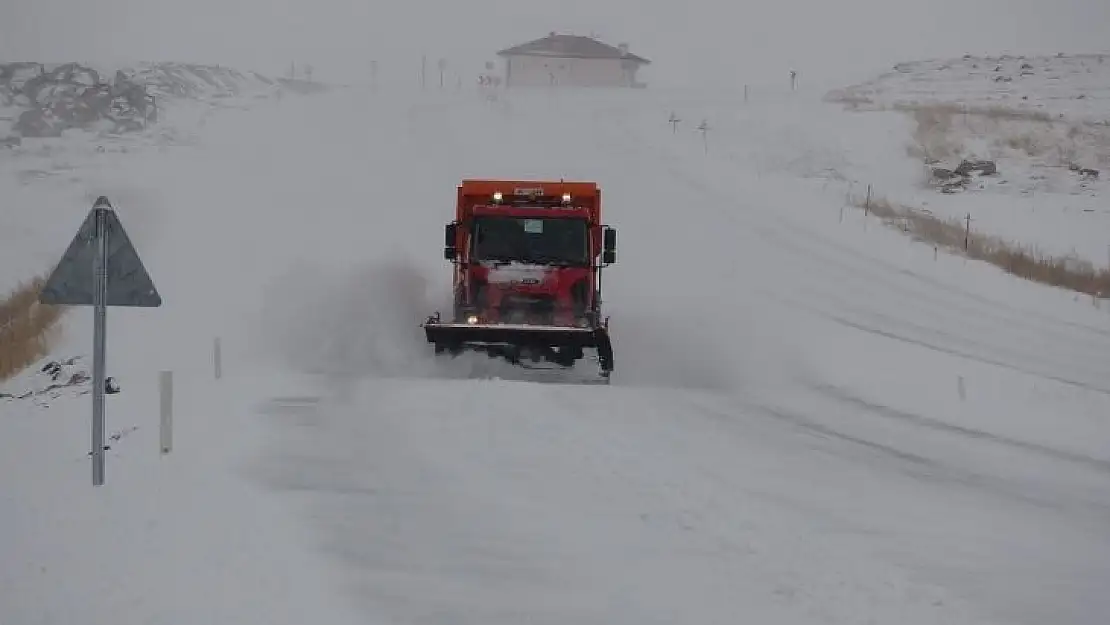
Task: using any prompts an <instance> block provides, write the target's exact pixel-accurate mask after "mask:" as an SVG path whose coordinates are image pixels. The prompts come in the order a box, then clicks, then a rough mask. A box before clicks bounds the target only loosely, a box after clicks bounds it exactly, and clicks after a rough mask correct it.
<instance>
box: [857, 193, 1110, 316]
mask: <svg viewBox="0 0 1110 625" xmlns="http://www.w3.org/2000/svg"><path fill="white" fill-rule="evenodd" d="M851 199H852V204H853V205H855V206H857V207H859V208H862V209H864V210H865V211H867V212H868V213H870V214H874V215H876V216H877V217H879V218H880V219H882V220H883V221H884V222H885V223H887V224H888V225H890V226H893V227H896V228H898V229H899V230H902V231H903V232H905V233H907V234H909V235H911V236H912V237H913V238H914V239H916V240H918V241H923V242H926V243H929V244H932V245H934V246H936V247H944V248H946V249H949V250H954V251H958V252H961V253H963V254H965V255H966V256H967V257H968V258H972V259H974V260H981V261H986V262H988V263H991V264H992V265H995V266H996V267H999V268H1001V269H1003V270H1005V271H1006V272H1007V273H1010V274H1013V275H1015V276H1018V277H1020V278H1025V279H1027V280H1032V281H1034V282H1039V283H1041V284H1047V285H1051V286H1056V287H1061V288H1065V289H1070V290H1072V291H1076V292H1079V293H1085V294H1087V295H1090V296H1092V297H1097V298H1106V297H1110V268H1098V267H1095V266H1094V265H1093V264H1092V263H1090V262H1088V261H1086V260H1083V259H1080V258H1076V257H1071V256H1065V257H1061V256H1051V255H1048V254H1043V253H1041V252H1040V251H1038V250H1037V249H1036V248H1034V247H1031V246H1026V245H1020V244H1015V243H1012V242H1009V241H1005V240H1003V239H1000V238H998V237H993V236H989V235H984V234H980V233H977V232H975V231H974V230H970V229H969V228H968V225H967V222H965V221H964V220H963V219H955V218H948V219H942V218H939V217H936V216H934V215H932V214H931V213H929V212H926V211H923V210H920V209H916V208H913V207H910V206H905V205H901V204H896V203H894V202H891V201H889V200H887V199H885V198H874V197H872V198H871V199H870V200H868V199H867V196H859V197H856V196H853V197H852V198H851Z"/></svg>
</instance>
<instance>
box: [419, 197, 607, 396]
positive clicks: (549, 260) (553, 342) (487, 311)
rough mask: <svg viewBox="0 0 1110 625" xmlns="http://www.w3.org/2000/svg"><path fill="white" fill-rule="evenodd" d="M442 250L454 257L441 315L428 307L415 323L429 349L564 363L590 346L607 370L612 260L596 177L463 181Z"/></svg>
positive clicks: (567, 364)
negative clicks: (449, 305)
mask: <svg viewBox="0 0 1110 625" xmlns="http://www.w3.org/2000/svg"><path fill="white" fill-rule="evenodd" d="M444 257H445V258H446V259H447V260H449V261H451V262H452V263H453V264H454V266H455V271H454V279H453V288H454V305H453V310H452V314H451V319H450V320H446V321H445V320H442V319H441V318H440V314H439V313H438V312H437V313H436V314H434V315H433V316H432V317H430V318H429V319H428V320H427V321H426V322H425V323H424V325H423V327H424V330H425V333H426V335H427V339H428V342H429V343H433V344H434V345H435V347H436V352H437V353H444V352H447V353H450V354H458V353H460V352H462V351H466V350H471V351H482V352H486V353H487V354H489V355H491V356H499V357H503V358H505V359H507V360H509V361H511V362H514V363H517V364H523V363H525V362H538V361H543V362H551V363H556V364H557V365H560V366H563V367H570V366H572V365H573V364H574V363H575V361H577V360H579V359H581V358H583V357H584V355H585V352H584V350H585V349H587V348H590V349H594V350H596V351H597V357H598V364H599V367H600V372H601V375H602V376H603V377H604V378H608V376H609V373H610V372H611V371H612V369H613V349H612V344H611V341H610V339H609V327H608V319H607V318H602V315H601V273H602V268H603V267H607V266H608V265H611V264H612V263H614V262H615V261H616V230H615V229H613V228H611V227H609V226H607V225H605V224H603V223H602V217H601V189H600V188H599V187H598V186H597V184H596V183H593V182H567V181H518V180H464V181H462V184H461V185H459V187H458V197H457V203H456V210H455V219H454V221H452V222H450V223H448V224H447V226H446V228H445V241H444Z"/></svg>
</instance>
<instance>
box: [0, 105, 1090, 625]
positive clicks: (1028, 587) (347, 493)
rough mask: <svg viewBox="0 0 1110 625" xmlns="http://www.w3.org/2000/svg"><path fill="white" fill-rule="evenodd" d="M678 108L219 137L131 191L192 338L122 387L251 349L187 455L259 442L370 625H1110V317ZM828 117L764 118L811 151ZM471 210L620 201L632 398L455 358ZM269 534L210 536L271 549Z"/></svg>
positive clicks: (203, 415)
mask: <svg viewBox="0 0 1110 625" xmlns="http://www.w3.org/2000/svg"><path fill="white" fill-rule="evenodd" d="M653 98H654V96H652V95H651V94H650V93H633V94H604V93H603V94H589V95H580V96H572V95H566V94H559V95H556V94H546V93H545V94H532V95H523V94H521V95H516V96H514V97H512V98H509V99H507V100H506V101H504V102H501V103H499V104H494V105H489V104H486V103H483V102H481V101H479V100H476V99H473V98H471V97H470V96H469V95H449V96H441V95H438V94H427V95H423V96H412V97H408V96H405V97H400V96H399V97H392V98H387V97H385V96H382V95H378V96H371V95H370V94H367V93H359V92H338V93H333V94H329V95H321V96H314V97H312V98H307V99H293V98H290V99H288V100H286V101H284V102H282V103H280V105H279V106H267V107H263V108H261V109H259V110H253V111H239V112H226V113H222V114H221V115H219V116H214V117H212V118H211V119H209V120H208V122H207V124H206V126H205V128H204V129H203V141H202V142H201V144H200V145H199V146H198V147H197V148H195V149H192V148H190V149H188V150H184V151H180V152H176V153H172V154H169V155H159V156H158V157H157V158H153V159H150V160H146V161H141V162H139V161H135V162H134V168H132V169H123V170H120V172H119V173H118V175H117V177H116V178H114V179H113V181H112V182H113V184H118V186H119V188H121V189H124V190H127V191H128V192H130V193H132V194H134V196H135V197H143V198H146V199H148V200H153V201H151V202H148V204H147V205H148V208H149V210H151V211H153V212H152V213H151V214H149V215H147V218H146V219H145V220H144V221H143V223H144V224H145V225H144V229H145V231H146V233H147V236H146V239H147V240H148V241H150V242H151V245H150V247H149V249H143V250H142V251H143V252H144V254H145V256H144V258H147V259H148V266H149V268H150V269H151V273H152V274H154V276H155V279H156V280H157V281H158V286H159V288H160V290H161V291H162V293H163V297H164V298H165V300H166V306H165V307H164V308H163V309H159V310H157V311H153V312H151V313H150V314H147V313H145V312H142V313H135V312H132V311H127V312H123V313H119V314H114V316H113V317H112V319H113V323H114V324H115V325H113V326H112V328H111V330H112V332H113V338H112V341H113V342H112V343H111V346H112V347H111V348H110V349H112V350H115V351H112V354H113V356H112V357H113V358H114V359H115V360H113V363H114V364H113V366H114V367H115V369H114V371H115V372H117V374H118V375H120V376H121V378H123V379H125V380H126V379H128V378H129V377H130V378H132V379H134V378H138V379H146V378H150V377H151V375H152V374H151V372H152V371H153V370H155V369H156V368H174V369H176V370H178V371H183V372H184V373H185V375H186V376H190V375H192V376H195V377H196V378H197V379H200V378H201V377H203V376H204V375H205V373H206V371H207V367H209V356H208V352H207V350H208V349H209V346H210V341H211V337H213V336H216V335H219V336H222V337H223V340H224V345H225V350H226V354H227V362H226V364H225V371H226V373H225V376H226V377H225V379H224V380H222V381H221V382H220V385H219V386H221V387H222V390H213V388H214V387H213V386H212V385H211V384H209V383H206V384H205V385H204V386H203V387H202V386H199V383H197V385H198V386H197V388H203V389H205V390H204V395H205V397H208V399H198V398H196V397H192V398H191V399H190V405H191V406H193V408H192V410H191V412H190V413H189V414H190V416H191V418H188V419H185V420H183V421H182V422H181V423H182V425H180V426H179V427H181V428H183V431H184V432H185V434H184V436H185V438H184V440H187V441H188V440H199V439H200V438H203V436H204V433H206V432H213V433H214V432H221V436H223V435H225V434H223V433H225V432H230V433H228V434H226V435H227V436H232V435H233V433H234V432H238V431H239V430H238V429H237V428H224V427H222V426H221V424H222V423H223V422H225V421H229V420H230V421H232V422H238V421H241V420H245V419H251V420H253V419H257V420H258V421H259V422H260V424H261V426H262V429H261V430H253V429H252V430H249V431H250V432H254V433H255V434H252V435H254V436H259V435H258V434H257V432H259V431H261V432H265V433H266V434H265V435H264V438H263V440H261V441H259V440H254V441H252V442H253V445H252V446H251V447H250V450H251V451H252V453H253V455H252V456H251V459H250V462H251V471H250V472H249V475H250V476H251V477H250V479H251V480H252V481H255V482H256V485H261V486H262V487H263V488H264V489H266V490H267V491H272V492H270V495H271V498H270V499H269V500H268V501H270V502H271V503H274V504H276V503H277V502H280V503H281V504H282V505H280V506H276V507H275V509H276V508H277V507H283V508H285V509H288V510H291V511H293V513H294V514H295V518H297V519H299V520H300V521H302V522H303V523H304V524H306V526H307V529H308V535H310V536H313V537H314V539H315V540H316V544H315V545H314V546H315V547H319V548H321V549H322V550H323V551H324V554H325V556H326V559H328V560H330V561H331V563H332V564H333V565H334V569H333V570H332V571H331V574H330V575H329V581H328V583H329V584H331V585H333V586H334V590H336V591H338V592H339V594H338V595H337V597H340V598H341V599H339V600H338V601H337V602H340V601H349V602H350V604H351V607H352V608H354V610H355V611H356V613H358V614H361V615H363V618H365V619H368V620H370V621H371V622H373V621H380V622H396V623H444V624H446V623H451V624H462V623H474V624H478V623H482V624H490V623H506V624H508V623H513V624H516V623H521V622H529V623H552V624H555V623H559V624H564V623H570V622H573V623H577V624H582V625H585V624H590V623H597V624H602V623H604V624H606V625H615V624H623V623H628V624H633V623H635V624H641V623H680V622H682V623H687V622H689V623H694V622H696V623H722V624H723V623H736V622H739V621H744V622H748V621H750V622H760V623H791V624H795V623H867V622H874V623H906V624H909V623H1029V624H1034V623H1036V624H1040V623H1045V622H1053V623H1068V624H1089V623H1090V624H1093V623H1098V622H1100V620H1101V619H1103V618H1104V615H1105V614H1106V613H1107V611H1110V596H1107V595H1106V593H1105V591H1104V589H1105V586H1106V583H1107V582H1108V581H1110V531H1108V529H1107V528H1108V527H1110V424H1108V422H1107V415H1110V381H1108V380H1110V324H1108V323H1107V321H1108V319H1110V318H1108V317H1107V315H1106V311H1103V310H1097V309H1095V308H1094V307H1093V306H1091V305H1090V304H1089V303H1087V302H1085V301H1076V299H1075V298H1074V297H1073V296H1072V295H1070V294H1067V293H1063V292H1053V291H1050V290H1048V289H1044V288H1042V287H1037V286H1034V285H1031V284H1028V283H1024V282H1021V281H1018V280H1016V279H1012V278H1008V277H1004V276H1003V275H1002V274H1001V272H998V271H997V270H994V269H991V268H989V267H983V266H979V265H977V264H975V263H968V262H966V261H963V260H961V259H955V258H951V257H946V256H945V255H944V254H943V253H941V254H940V255H939V256H938V257H937V258H936V259H935V260H934V253H933V250H932V248H931V247H926V246H920V245H911V244H910V243H909V242H908V241H907V240H906V239H905V237H903V236H901V235H900V234H899V233H897V232H892V231H890V230H889V229H886V228H883V227H881V226H879V225H878V224H876V223H870V224H866V223H865V222H864V219H863V216H862V215H859V214H857V213H855V212H854V211H853V210H851V209H850V210H849V211H848V212H847V213H846V214H845V215H844V217H843V220H841V219H840V218H839V212H840V210H839V209H840V204H839V200H838V199H837V196H836V194H835V193H831V192H823V191H822V190H821V185H820V184H815V183H814V182H813V181H812V180H802V179H800V178H796V177H792V176H790V175H789V174H787V173H783V172H774V171H770V172H766V171H750V170H745V169H742V168H737V166H736V162H735V161H733V160H730V159H721V158H716V156H715V154H716V153H715V152H713V151H712V150H711V151H710V154H708V155H707V154H705V153H704V151H703V146H702V144H701V142H700V137H699V136H697V135H696V134H694V133H691V132H687V133H685V134H683V135H679V136H675V135H672V134H671V129H670V127H669V126H667V124H666V122H665V120H666V114H667V112H668V110H667V107H666V106H664V103H663V102H661V101H657V100H655V99H653ZM798 109H799V107H798V106H796V105H787V104H786V103H784V104H783V106H782V107H781V110H778V111H777V113H776V109H775V108H774V107H764V108H761V109H758V110H754V111H752V112H751V113H749V114H751V115H776V114H777V115H780V116H788V115H794V116H795V117H794V118H788V119H790V120H792V121H793V123H796V124H798V128H799V129H800V130H799V132H801V131H802V130H804V128H805V123H806V120H807V119H809V118H808V117H807V116H805V115H800V114H798ZM776 121H777V122H778V123H783V121H782V119H781V118H776ZM882 132H883V129H878V130H877V133H878V134H881V133H882ZM876 142H877V143H880V142H881V141H880V140H877V141H876ZM732 148H733V150H734V151H737V150H739V151H743V150H745V149H747V148H745V146H732ZM752 149H755V148H752ZM800 156H805V155H800ZM466 177H502V178H511V177H534V178H552V177H554V178H558V177H565V178H567V179H572V178H584V179H590V180H597V181H598V182H599V183H600V184H601V186H602V188H603V190H604V197H605V202H606V205H605V212H606V220H607V222H608V223H610V224H611V225H614V226H615V227H617V228H618V230H619V232H620V237H619V238H620V249H619V252H618V263H617V264H616V265H615V266H613V267H612V268H610V269H609V270H607V274H606V278H605V285H604V287H605V294H606V296H605V299H606V305H607V306H608V312H609V314H610V315H611V316H612V323H613V326H614V331H613V334H614V347H615V350H616V373H615V377H614V383H613V385H612V386H609V387H581V386H572V385H558V384H534V383H527V382H514V381H505V380H467V379H460V378H464V377H465V375H466V372H467V367H468V366H469V365H468V364H467V363H466V362H460V363H455V364H456V365H457V366H451V365H449V364H446V365H445V364H444V363H436V362H434V361H433V360H432V359H431V358H430V349H429V348H428V346H427V345H425V344H424V343H423V336H422V333H421V331H420V329H419V328H418V324H419V322H420V321H421V320H422V319H423V317H424V316H425V315H426V314H428V313H430V312H432V311H433V310H435V308H436V307H442V306H443V305H444V303H445V301H446V299H447V293H448V291H447V287H448V285H449V281H450V271H449V266H448V265H447V264H446V263H445V262H444V261H443V260H442V258H441V255H440V253H439V249H440V247H439V246H440V242H441V239H442V227H443V224H444V223H446V222H447V221H449V220H450V219H451V217H452V211H453V204H452V202H453V199H454V189H455V186H454V185H455V184H456V183H457V182H458V180H460V179H462V178H466ZM121 215H122V216H123V219H124V223H125V225H130V222H129V221H128V215H127V213H126V212H124V209H121ZM75 225H76V224H75ZM120 318H125V319H126V321H116V320H118V319H120ZM151 350H153V351H154V353H156V354H158V356H155V357H150V356H148V355H146V354H149V352H150V351H151ZM260 378H261V379H263V380H264V382H263V383H261V384H260V383H259V382H258V380H259V379H260ZM190 379H191V378H189V377H186V378H185V380H186V382H185V383H186V384H189V383H190V382H189V381H188V380H190ZM229 397H230V398H234V399H233V400H229V399H228V398H229ZM246 405H254V406H255V407H256V408H257V412H256V413H252V412H249V411H247V412H245V411H244V408H243V406H246ZM78 409H79V408H78ZM190 433H191V437H192V438H191V439H190V438H189V437H190ZM0 440H2V439H0ZM75 440H83V439H75ZM151 444H153V443H151ZM13 449H14V448H13ZM0 450H3V451H4V453H8V452H10V451H11V450H10V449H9V448H8V447H7V446H5V447H2V448H0ZM196 453H198V452H197V450H195V449H190V447H189V446H188V445H187V444H185V445H179V448H178V449H177V450H176V451H175V455H176V457H185V458H188V457H191V456H192V455H193V454H196ZM208 453H209V454H210V456H207V457H206V458H207V460H209V462H208V464H209V465H211V466H209V470H211V469H212V467H213V466H214V467H222V466H225V465H226V466H228V467H238V466H239V464H240V460H239V459H238V457H237V456H236V454H235V451H234V445H232V444H230V443H227V442H224V443H223V444H221V445H220V446H219V451H218V452H217V451H211V450H210V451H209V452H208ZM71 455H72V454H71ZM138 462H139V461H138V460H136V459H134V458H130V459H129V458H126V457H124V458H115V457H114V456H113V457H110V458H109V479H110V480H111V479H112V477H111V476H112V472H113V471H120V472H123V471H128V470H137V469H138V467H139V464H138ZM129 463H131V464H129ZM12 466H16V465H15V464H14V463H13V465H12ZM183 466H184V467H185V468H183V469H182V470H188V469H187V465H183ZM113 467H117V468H113ZM205 475H208V474H207V473H206V474H205ZM229 479H231V478H229ZM44 488H49V486H44ZM19 492H20V497H31V496H32V495H31V494H30V491H26V492H24V491H19ZM42 496H43V497H46V496H47V495H42ZM15 500H18V498H16V497H14V496H13V501H15ZM243 505H245V504H244V503H243V502H239V501H235V500H221V501H220V504H219V509H218V510H212V511H211V514H220V515H226V522H227V523H228V524H229V525H231V526H234V527H239V526H240V525H241V524H242V523H245V522H247V521H245V520H244V519H252V517H250V516H245V515H241V514H240V512H241V510H240V508H241V507H242V506H243ZM45 509H47V508H39V509H38V512H35V511H33V510H32V511H26V510H22V511H21V510H17V509H15V508H13V509H12V511H11V512H9V511H8V510H6V509H5V511H4V513H5V514H12V515H13V518H16V517H18V519H19V521H20V522H19V527H23V528H31V527H34V520H35V518H36V516H35V515H36V514H44V512H42V510H45ZM251 522H254V519H252V520H251ZM198 540H200V539H198ZM15 544H16V543H11V542H4V543H0V546H3V547H4V548H9V547H11V548H13V549H14V545H15ZM220 544H221V545H222V544H223V543H220ZM305 547H309V548H311V547H313V545H307V546H305ZM194 548H195V549H196V550H197V551H199V552H204V550H206V549H209V548H211V547H210V546H209V545H207V544H204V543H203V542H198V543H197V544H195V545H194ZM283 549H285V548H283ZM276 561H277V559H276V557H269V558H262V559H261V560H260V562H261V564H260V566H267V567H272V566H274V563H275V562H276ZM131 562H132V563H133V565H134V566H136V567H137V568H142V567H143V566H151V567H153V566H155V564H156V563H155V562H153V561H146V560H143V559H142V558H141V556H134V557H133V558H132V559H131ZM248 575H249V574H248ZM2 579H3V577H0V580H2ZM198 579H199V578H198ZM194 581H196V580H194ZM198 583H199V582H198ZM264 593H265V591H264V590H263V591H259V592H256V593H254V594H251V595H250V597H252V600H258V598H261V597H264V596H265V594H264ZM289 593H290V594H289V595H288V596H283V597H282V600H283V601H285V602H291V603H295V602H296V601H297V596H298V595H297V594H296V593H295V592H292V591H289ZM12 596H13V595H4V594H0V598H9V599H10V598H11V597H12ZM272 611H273V608H271V612H272ZM247 612H249V610H248V611H247ZM32 613H36V612H35V610H34V609H33V608H27V609H26V610H24V611H22V612H21V611H18V610H17V611H16V614H17V615H18V614H32ZM244 613H246V612H244ZM0 614H2V613H0ZM109 614H110V610H108V609H107V608H105V609H104V610H103V611H101V610H98V611H96V615H97V618H95V619H94V620H93V622H97V623H100V622H105V623H107V622H108V621H107V620H106V619H107V617H108V615H109ZM211 615H212V617H213V618H218V617H221V616H222V617H225V618H226V617H228V613H227V612H226V611H224V612H221V611H219V610H213V611H212V614H211ZM260 618H261V613H260ZM338 619H339V617H338V616H337V617H336V620H338ZM321 620H322V621H327V620H328V617H327V616H321ZM42 622H44V623H53V622H54V621H51V620H49V619H45V620H43V621H42ZM124 622H128V621H124ZM134 622H139V621H138V620H137V619H136V620H135V621H134ZM170 622H175V621H170ZM237 622H243V621H242V620H241V619H240V620H237ZM260 622H261V621H260ZM290 622H292V619H290Z"/></svg>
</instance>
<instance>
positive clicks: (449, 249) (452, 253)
mask: <svg viewBox="0 0 1110 625" xmlns="http://www.w3.org/2000/svg"><path fill="white" fill-rule="evenodd" d="M457 230H458V224H457V223H456V222H451V223H449V224H447V226H446V227H445V228H444V229H443V257H444V258H446V259H447V260H455V259H456V258H458V256H459V250H458V249H457V248H456V247H455V241H456V240H457V239H456V238H455V235H456V233H457Z"/></svg>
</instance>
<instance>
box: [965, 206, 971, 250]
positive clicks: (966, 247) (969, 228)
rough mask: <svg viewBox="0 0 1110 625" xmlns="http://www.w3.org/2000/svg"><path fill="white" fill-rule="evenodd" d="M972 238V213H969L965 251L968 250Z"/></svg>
mask: <svg viewBox="0 0 1110 625" xmlns="http://www.w3.org/2000/svg"><path fill="white" fill-rule="evenodd" d="M970 239H971V213H968V214H967V226H965V227H964V251H965V252H966V251H967V250H968V245H969V242H970Z"/></svg>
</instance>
